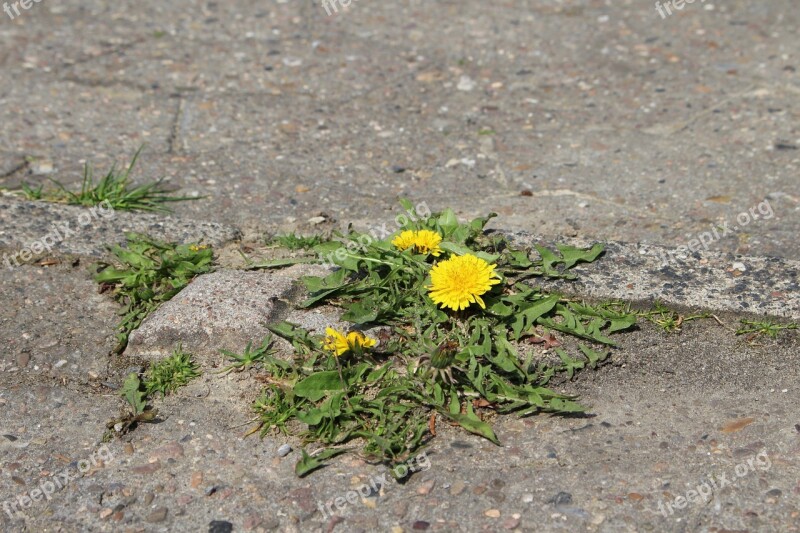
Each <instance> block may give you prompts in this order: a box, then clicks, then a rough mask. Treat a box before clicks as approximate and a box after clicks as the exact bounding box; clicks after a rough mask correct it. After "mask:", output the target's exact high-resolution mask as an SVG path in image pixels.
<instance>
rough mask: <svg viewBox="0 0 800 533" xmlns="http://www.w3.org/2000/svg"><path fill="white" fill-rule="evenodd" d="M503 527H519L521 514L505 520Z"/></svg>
mask: <svg viewBox="0 0 800 533" xmlns="http://www.w3.org/2000/svg"><path fill="white" fill-rule="evenodd" d="M503 527H504V528H506V529H516V528H517V527H519V515H514V516H512V517H510V518H506V519H505V520H503Z"/></svg>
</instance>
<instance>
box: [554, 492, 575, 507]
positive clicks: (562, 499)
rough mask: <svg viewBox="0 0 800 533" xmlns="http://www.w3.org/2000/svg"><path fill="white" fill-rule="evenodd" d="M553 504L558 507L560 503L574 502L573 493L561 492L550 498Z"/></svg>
mask: <svg viewBox="0 0 800 533" xmlns="http://www.w3.org/2000/svg"><path fill="white" fill-rule="evenodd" d="M550 501H551V503H552V504H553V505H555V506H556V507H558V506H559V505H569V504H571V503H572V494H570V493H569V492H563V491H562V492H559V493H558V494H556V495H555V496H553V499H552V500H550Z"/></svg>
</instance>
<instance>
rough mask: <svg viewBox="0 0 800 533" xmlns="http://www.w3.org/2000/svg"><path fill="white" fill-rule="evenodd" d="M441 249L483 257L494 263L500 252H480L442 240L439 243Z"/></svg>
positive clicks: (457, 253)
mask: <svg viewBox="0 0 800 533" xmlns="http://www.w3.org/2000/svg"><path fill="white" fill-rule="evenodd" d="M439 247H440V248H441V249H442V250H446V251H448V252H451V253H454V254H456V255H474V256H475V257H478V258H480V259H483V260H484V261H486V262H487V263H494V262H495V261H497V259H498V258H499V257H500V254H489V253H486V252H481V251H480V250H478V251H475V250H472V249H470V248H468V247H466V246H463V245H461V244H456V243H454V242H447V241H445V242H443V243H442V244H440V245H439Z"/></svg>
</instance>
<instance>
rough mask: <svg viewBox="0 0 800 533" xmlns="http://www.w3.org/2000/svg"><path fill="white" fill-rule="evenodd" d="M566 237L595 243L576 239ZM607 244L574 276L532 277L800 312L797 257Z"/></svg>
mask: <svg viewBox="0 0 800 533" xmlns="http://www.w3.org/2000/svg"><path fill="white" fill-rule="evenodd" d="M512 238H513V240H514V241H515V242H517V243H518V245H520V246H522V247H526V248H530V247H532V246H533V245H534V244H540V245H544V246H546V247H550V248H552V247H553V243H549V242H546V241H544V240H542V239H541V238H537V237H535V236H531V235H526V234H521V233H517V234H515V235H512ZM565 242H568V243H571V244H574V245H578V246H589V245H590V244H591V243H590V242H588V241H586V240H576V239H573V240H568V241H565ZM605 249H606V252H605V254H604V255H603V256H601V258H600V259H599V260H598V261H596V262H594V263H591V264H588V265H586V264H584V265H578V266H577V267H576V268H575V269H574V273H575V274H576V275H577V276H578V278H577V279H576V280H573V281H560V280H559V281H544V282H540V281H535V282H534V283H537V284H542V285H543V286H545V287H547V288H550V289H554V290H558V291H563V292H567V293H571V294H576V295H579V296H586V297H593V298H596V299H619V300H625V301H633V302H642V303H645V304H652V303H653V302H655V301H661V302H663V303H666V304H669V305H672V306H681V307H697V308H702V309H708V310H712V311H740V312H744V313H752V314H756V315H771V316H776V317H783V318H789V319H794V320H797V319H798V318H800V279H798V275H800V262H798V261H793V260H789V259H780V258H777V257H749V256H734V255H732V254H720V253H715V252H703V251H698V252H688V251H686V250H677V249H669V248H664V247H660V246H654V245H644V244H632V243H621V242H609V243H606V244H605ZM533 255H534V256H536V255H537V254H536V252H534V253H533Z"/></svg>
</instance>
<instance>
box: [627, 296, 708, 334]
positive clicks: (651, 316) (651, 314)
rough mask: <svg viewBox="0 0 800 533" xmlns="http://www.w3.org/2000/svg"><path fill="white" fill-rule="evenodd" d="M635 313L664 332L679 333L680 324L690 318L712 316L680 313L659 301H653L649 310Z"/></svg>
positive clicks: (696, 318) (688, 320)
mask: <svg viewBox="0 0 800 533" xmlns="http://www.w3.org/2000/svg"><path fill="white" fill-rule="evenodd" d="M637 315H638V316H640V317H642V318H644V319H645V320H647V321H649V322H651V323H653V324H655V325H656V326H658V327H659V328H661V329H662V330H664V332H665V333H679V332H680V331H681V326H682V325H683V324H685V323H686V322H690V321H692V320H700V319H704V318H713V315H712V314H711V313H698V314H695V315H681V314H678V313H677V312H675V311H673V310H671V309H669V308H668V307H667V306H665V305H664V304H663V303H661V302H655V303H654V304H653V308H652V309H651V310H649V311H639V312H637Z"/></svg>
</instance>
